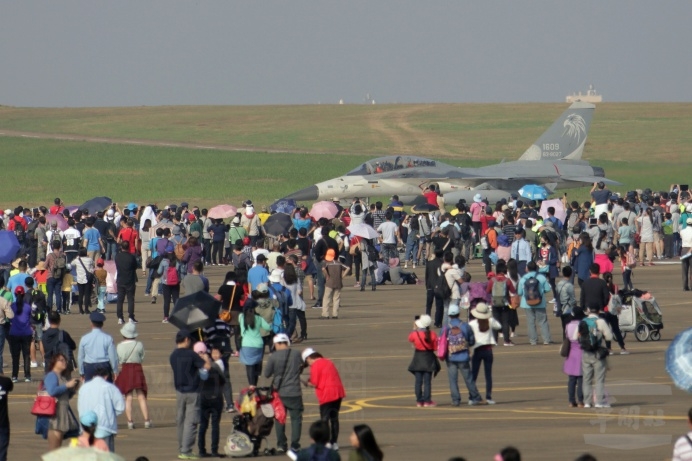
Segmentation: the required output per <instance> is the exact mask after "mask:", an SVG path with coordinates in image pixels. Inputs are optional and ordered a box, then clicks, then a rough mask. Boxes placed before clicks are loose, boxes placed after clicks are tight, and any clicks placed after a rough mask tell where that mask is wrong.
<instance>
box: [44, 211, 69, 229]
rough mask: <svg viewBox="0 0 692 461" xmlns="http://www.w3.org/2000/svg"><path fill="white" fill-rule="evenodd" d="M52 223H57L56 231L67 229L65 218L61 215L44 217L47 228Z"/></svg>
mask: <svg viewBox="0 0 692 461" xmlns="http://www.w3.org/2000/svg"><path fill="white" fill-rule="evenodd" d="M53 221H55V222H57V223H58V229H60V230H61V231H64V230H65V229H67V228H68V225H67V221H66V220H65V217H64V216H63V215H61V214H47V215H46V224H47V225H48V226H50V225H51V223H52V222H53Z"/></svg>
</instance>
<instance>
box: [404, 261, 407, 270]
mask: <svg viewBox="0 0 692 461" xmlns="http://www.w3.org/2000/svg"><path fill="white" fill-rule="evenodd" d="M404 269H408V261H407V262H405V263H404Z"/></svg>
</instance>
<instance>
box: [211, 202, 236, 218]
mask: <svg viewBox="0 0 692 461" xmlns="http://www.w3.org/2000/svg"><path fill="white" fill-rule="evenodd" d="M237 213H238V209H237V208H236V207H234V206H232V205H216V206H215V207H214V208H212V209H211V210H209V213H207V217H209V218H211V219H228V218H232V217H234V216H235V215H236V214H237Z"/></svg>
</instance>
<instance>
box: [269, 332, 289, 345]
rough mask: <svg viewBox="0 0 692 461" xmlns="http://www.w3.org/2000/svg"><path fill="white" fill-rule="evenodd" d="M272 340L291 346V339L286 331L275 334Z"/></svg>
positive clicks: (275, 342)
mask: <svg viewBox="0 0 692 461" xmlns="http://www.w3.org/2000/svg"><path fill="white" fill-rule="evenodd" d="M272 341H273V342H274V344H279V343H287V344H288V345H289V346H290V345H291V340H290V338H289V337H288V335H287V334H286V333H279V334H277V335H274V339H272Z"/></svg>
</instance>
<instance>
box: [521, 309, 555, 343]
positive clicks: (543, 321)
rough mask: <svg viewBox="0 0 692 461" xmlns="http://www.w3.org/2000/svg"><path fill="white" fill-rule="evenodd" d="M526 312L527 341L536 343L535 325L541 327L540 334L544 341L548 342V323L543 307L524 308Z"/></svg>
mask: <svg viewBox="0 0 692 461" xmlns="http://www.w3.org/2000/svg"><path fill="white" fill-rule="evenodd" d="M524 312H526V326H527V329H528V332H529V342H530V343H531V344H536V343H537V342H538V333H537V332H536V325H537V324H538V325H540V327H541V336H542V337H543V342H544V343H549V342H550V325H548V316H547V315H546V313H545V308H543V309H541V308H537V307H529V308H527V309H524Z"/></svg>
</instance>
